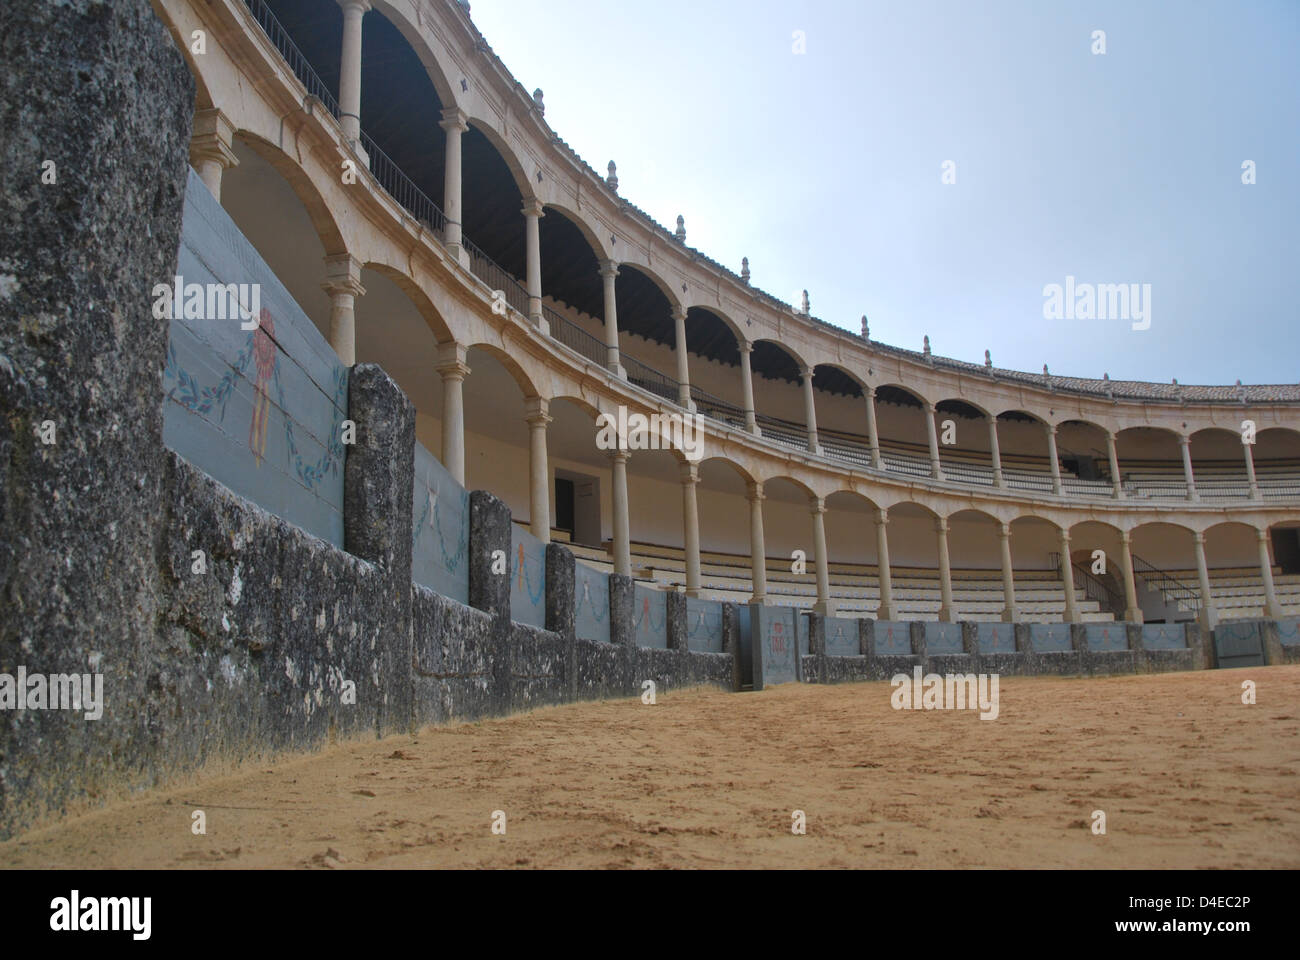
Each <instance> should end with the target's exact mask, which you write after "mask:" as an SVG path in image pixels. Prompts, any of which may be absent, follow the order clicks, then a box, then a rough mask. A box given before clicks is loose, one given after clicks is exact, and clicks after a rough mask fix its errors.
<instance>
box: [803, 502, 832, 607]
mask: <svg viewBox="0 0 1300 960" xmlns="http://www.w3.org/2000/svg"><path fill="white" fill-rule="evenodd" d="M808 510H809V512H810V513H811V514H812V522H813V553H814V554H815V555H816V560H817V603H816V604H815V605H814V606H813V610H815V611H816V612H817V613H821V614H824V615H826V616H828V617H833V616H835V605H834V604H833V603H832V602H831V565H830V558H829V556H827V553H826V523H825V516H826V501H825V500H823V499H822V498H821V497H809V498H808Z"/></svg>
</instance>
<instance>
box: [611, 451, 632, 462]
mask: <svg viewBox="0 0 1300 960" xmlns="http://www.w3.org/2000/svg"><path fill="white" fill-rule="evenodd" d="M609 459H611V460H613V461H614V462H615V463H622V464H626V463H627V462H628V461H629V460H631V459H632V454H630V453H628V452H627V451H626V450H624V449H623V448H622V447H618V448H617V449H614V450H611V451H609Z"/></svg>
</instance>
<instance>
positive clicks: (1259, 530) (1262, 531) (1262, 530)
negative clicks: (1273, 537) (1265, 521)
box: [1255, 527, 1268, 543]
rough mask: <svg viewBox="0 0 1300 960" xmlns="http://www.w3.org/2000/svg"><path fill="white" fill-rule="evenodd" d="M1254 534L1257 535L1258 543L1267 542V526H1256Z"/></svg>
mask: <svg viewBox="0 0 1300 960" xmlns="http://www.w3.org/2000/svg"><path fill="white" fill-rule="evenodd" d="M1255 534H1256V536H1258V537H1259V542H1260V543H1268V527H1256V528H1255Z"/></svg>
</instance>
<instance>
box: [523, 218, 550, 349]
mask: <svg viewBox="0 0 1300 960" xmlns="http://www.w3.org/2000/svg"><path fill="white" fill-rule="evenodd" d="M523 214H524V247H525V253H526V257H525V259H526V262H527V286H528V320H529V322H530V323H532V325H533V326H535V327H536V328H537V329H539V330H541V331H542V333H547V332H549V331H548V329H547V326H548V325H547V323H546V319H545V318H544V317H543V316H542V240H541V235H540V232H539V223H538V222H539V221H540V220H541V218H542V216H543V215H544V211H543V210H542V202H541V201H540V200H525V201H524V209H523Z"/></svg>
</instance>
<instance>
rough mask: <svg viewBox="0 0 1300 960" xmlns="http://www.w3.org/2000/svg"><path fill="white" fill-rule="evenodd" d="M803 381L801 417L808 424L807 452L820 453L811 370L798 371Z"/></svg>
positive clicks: (806, 368)
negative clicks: (802, 416)
mask: <svg viewBox="0 0 1300 960" xmlns="http://www.w3.org/2000/svg"><path fill="white" fill-rule="evenodd" d="M799 379H800V380H802V381H803V415H804V419H805V420H806V421H807V423H808V452H809V453H821V452H822V447H821V443H819V442H818V440H817V403H816V401H815V400H814V399H813V369H812V367H803V368H802V369H800V371H799Z"/></svg>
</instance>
